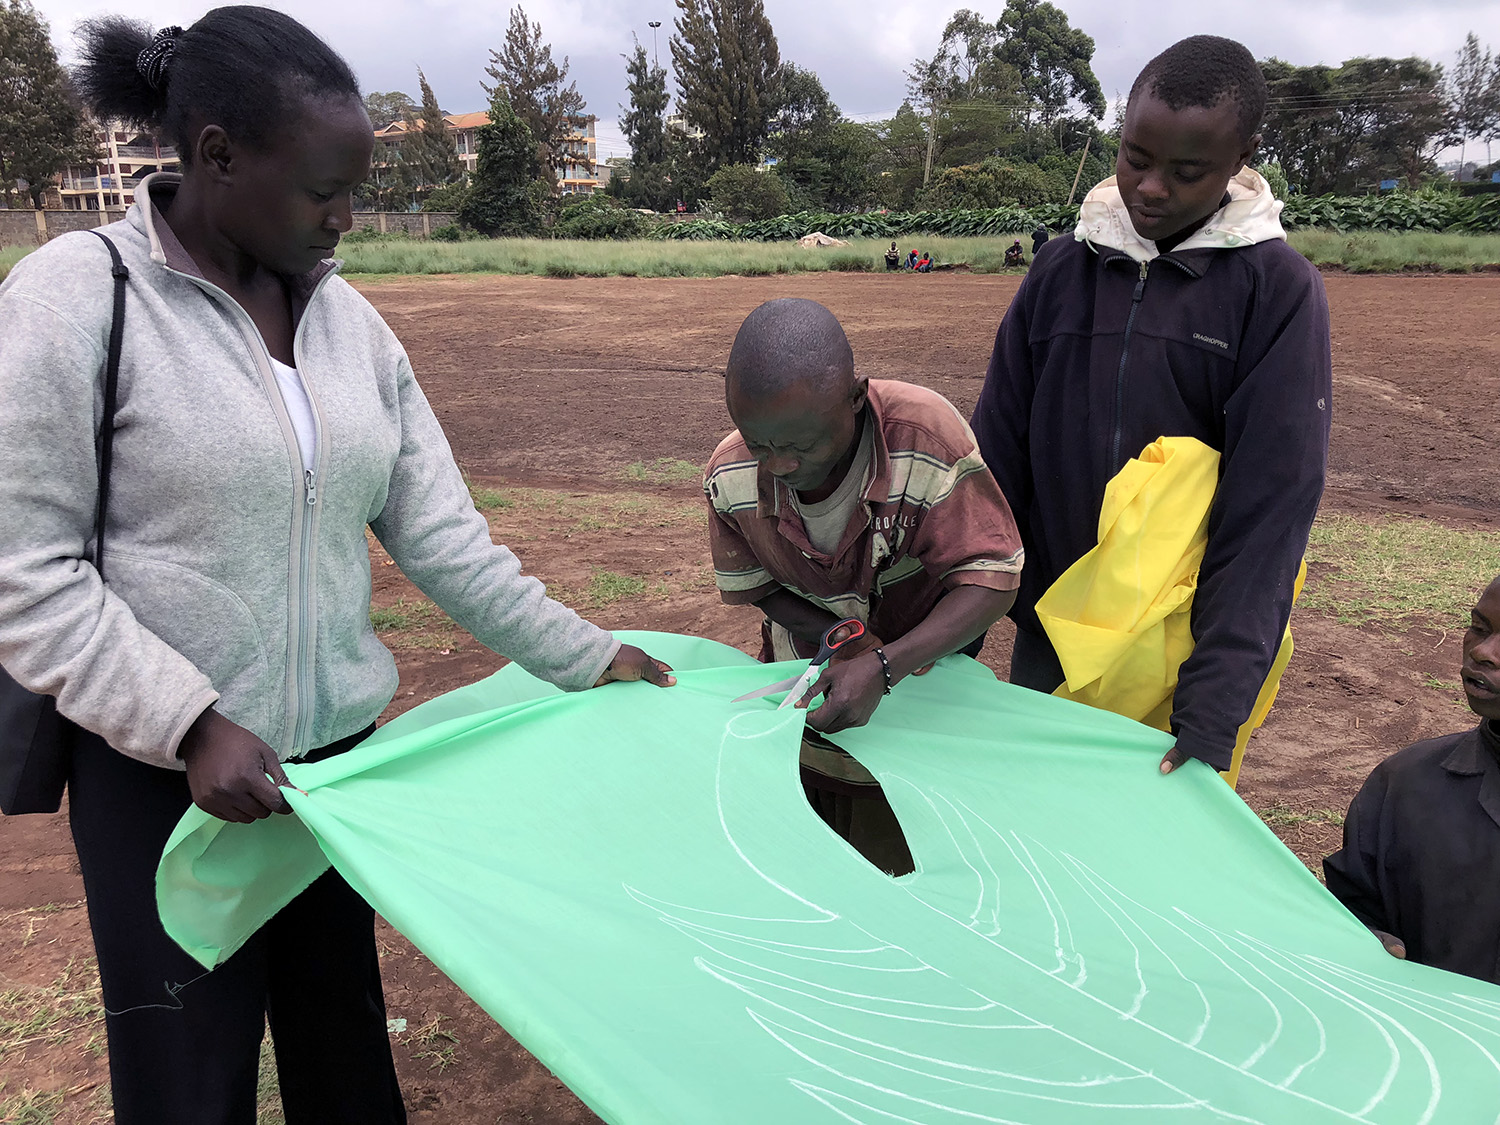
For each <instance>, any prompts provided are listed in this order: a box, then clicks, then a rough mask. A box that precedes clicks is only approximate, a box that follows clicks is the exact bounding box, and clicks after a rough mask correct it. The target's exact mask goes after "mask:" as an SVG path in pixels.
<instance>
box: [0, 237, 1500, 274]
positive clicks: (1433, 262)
mask: <svg viewBox="0 0 1500 1125" xmlns="http://www.w3.org/2000/svg"><path fill="white" fill-rule="evenodd" d="M1014 237H1017V238H1020V239H1021V242H1022V244H1023V245H1024V246H1026V247H1028V253H1029V247H1030V245H1031V239H1030V236H1029V235H1025V236H1023V235H1016V236H1014ZM1289 237H1290V242H1291V244H1292V245H1293V246H1294V247H1296V248H1297V249H1298V250H1299V251H1301V252H1302V253H1303V254H1305V255H1306V256H1307V257H1308V258H1309V259H1310V260H1311V261H1312V262H1313V263H1314V264H1315V265H1319V266H1327V267H1331V268H1335V269H1347V270H1350V271H1353V272H1355V273H1395V272H1400V271H1402V270H1430V271H1435V272H1456V273H1464V272H1469V271H1472V270H1478V269H1486V268H1496V267H1500V234H1481V235H1475V234H1431V233H1424V232H1407V233H1378V232H1373V231H1345V232H1339V231H1330V230H1302V231H1293V232H1292V233H1291V235H1290V236H1289ZM1011 241H1012V239H1011V238H1010V237H1005V238H920V237H919V238H915V239H912V238H907V239H904V240H902V241H901V251H902V253H903V254H904V253H905V252H906V251H907V250H909V249H916V250H919V251H927V252H929V253H931V254H932V256H933V260H934V261H935V262H936V263H937V264H938V266H939V267H943V266H961V267H964V268H966V269H968V270H971V271H972V272H974V273H1000V272H1002V271H1004V270H1005V265H1004V259H1005V248H1006V247H1007V246H1009V245H1010V243H1011ZM888 245H889V242H887V241H885V240H882V239H856V240H854V241H852V242H851V243H850V244H849V245H848V246H835V247H829V248H827V249H821V250H805V249H803V248H802V247H800V246H797V245H796V244H795V243H791V242H670V241H661V242H658V241H652V240H647V239H641V240H637V241H631V242H579V241H571V240H564V239H556V240H554V239H545V238H498V239H485V240H480V241H475V242H458V243H450V242H426V241H423V240H421V239H408V238H398V237H390V238H379V239H370V240H368V241H357V242H346V243H345V244H344V245H342V246H341V247H339V251H340V254H341V256H342V257H343V258H344V260H345V266H344V272H345V273H349V274H361V275H366V276H369V275H376V276H379V275H390V276H407V275H411V274H453V273H493V274H536V275H541V276H546V277H557V278H569V277H721V276H724V275H728V274H738V275H740V276H742V277H764V276H768V275H771V274H787V273H820V272H826V271H839V272H863V271H878V270H883V269H884V263H883V261H882V255H883V254H884V253H885V249H886V247H887V246H888ZM28 249H29V248H28V247H23V246H8V247H4V248H0V279H3V278H4V276H5V274H6V273H7V272H9V269H10V267H11V266H12V265H14V264H15V263H16V262H17V261H19V260H20V259H21V257H22V256H23V255H25V254H26V253H27V251H28Z"/></svg>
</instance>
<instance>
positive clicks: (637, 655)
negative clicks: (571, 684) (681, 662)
mask: <svg viewBox="0 0 1500 1125" xmlns="http://www.w3.org/2000/svg"><path fill="white" fill-rule="evenodd" d="M624 680H645V681H646V682H647V683H649V684H655V685H656V686H657V687H671V686H672V685H673V684H675V683H676V682H677V677H676V676H674V675H672V669H671V668H669V667H668V666H667V665H665V664H663V663H662V662H661V661H660V660H654V659H652V658H651V657H650V656H647V655H646V653H644V652H643V651H642V650H640V649H638V648H636V647H635V645H621V646H620V651H619V652H617V653H615V658H614V659H613V660H612V661H610V664H609V667H608V668H606V669H604V675H602V676H600V677H599V679H598V680H597V681H595V683H594V686H595V687H603V686H604V685H605V684H612V683H615V682H617V681H624Z"/></svg>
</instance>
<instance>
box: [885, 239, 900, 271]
mask: <svg viewBox="0 0 1500 1125" xmlns="http://www.w3.org/2000/svg"><path fill="white" fill-rule="evenodd" d="M885 268H886V269H888V270H899V269H900V268H901V251H899V250H897V249H896V244H895V243H894V242H893V243H891V248H890V249H889V250H887V251H886V252H885Z"/></svg>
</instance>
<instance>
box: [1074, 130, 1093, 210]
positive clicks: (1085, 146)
mask: <svg viewBox="0 0 1500 1125" xmlns="http://www.w3.org/2000/svg"><path fill="white" fill-rule="evenodd" d="M1093 143H1094V135H1093V134H1092V133H1090V134H1089V135H1088V136H1087V137H1085V138H1084V139H1083V155H1082V156H1080V157H1079V158H1078V171H1077V172H1075V173H1074V174H1073V186H1072V187H1071V188H1070V189H1068V206H1069V207H1071V206H1073V196H1074V195H1076V194H1077V193H1078V181H1079V180H1080V179H1082V178H1083V162H1084V161H1085V160H1087V159H1088V158H1089V145H1091V144H1093Z"/></svg>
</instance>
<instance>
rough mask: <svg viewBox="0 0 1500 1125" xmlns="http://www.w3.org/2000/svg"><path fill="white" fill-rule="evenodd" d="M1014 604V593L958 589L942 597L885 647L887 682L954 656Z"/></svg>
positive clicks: (974, 587) (968, 588) (985, 588)
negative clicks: (919, 620) (913, 626)
mask: <svg viewBox="0 0 1500 1125" xmlns="http://www.w3.org/2000/svg"><path fill="white" fill-rule="evenodd" d="M1015 600H1016V592H1015V591H1014V590H992V589H990V588H989V587H988V586H959V587H957V588H956V589H953V590H950V591H949V592H948V593H947V594H944V595H943V597H942V599H941V600H940V601H939V602H938V603H937V605H935V606H933V607H932V612H931V613H929V614H928V615H927V616H926V617H925V618H924V619H923V621H922V623H921V624H920V625H918V626H917V627H916V628H915V629H913V630H912V631H911V632H909V633H907V634H906V635H905V636H904V637H902V638H900V639H899V640H895V641H891V642H890V643H889V644H887V645H886V646H885V655H886V659H887V660H889V661H890V662H891V678H892V679H893V680H900V679H903V678H904V677H906V676H909V675H911V674H912V673H913V672H915V671H916V670H917V669H918V668H925V667H926V666H927V665H929V664H931V663H932V662H933V661H934V660H939V659H941V658H942V657H944V656H948V655H950V654H951V653H955V652H957V651H958V650H959V649H961V648H963V647H964V645H966V644H968V643H969V642H970V641H972V640H973V639H974V638H975V637H977V636H979V634H981V633H983V632H984V631H985V630H986V629H988V628H989V627H990V626H991V625H993V624H994V623H995V622H996V621H999V620H1000V618H1002V617H1004V616H1005V614H1006V611H1007V610H1009V609H1010V607H1011V603H1012V602H1014V601H1015Z"/></svg>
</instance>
